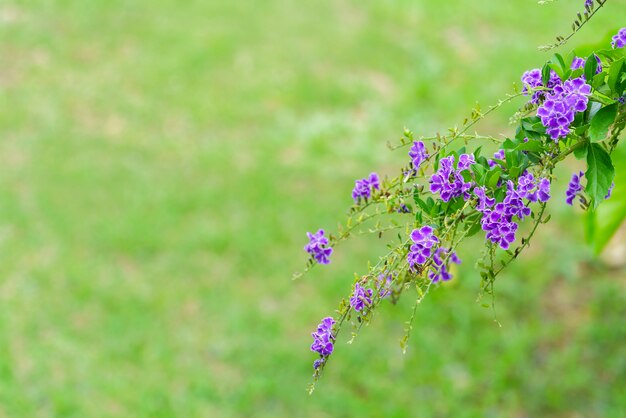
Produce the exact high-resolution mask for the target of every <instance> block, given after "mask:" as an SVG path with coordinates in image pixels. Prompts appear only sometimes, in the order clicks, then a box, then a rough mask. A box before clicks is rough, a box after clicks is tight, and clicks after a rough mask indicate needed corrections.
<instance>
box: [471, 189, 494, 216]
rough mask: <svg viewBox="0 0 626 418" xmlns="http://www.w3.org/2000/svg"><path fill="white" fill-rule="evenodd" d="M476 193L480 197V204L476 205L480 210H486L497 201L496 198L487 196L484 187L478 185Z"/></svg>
mask: <svg viewBox="0 0 626 418" xmlns="http://www.w3.org/2000/svg"><path fill="white" fill-rule="evenodd" d="M474 194H475V195H476V197H478V204H477V205H476V210H477V211H479V212H484V211H485V210H487V209H488V208H490V207H492V206H493V205H494V204H495V203H496V199H493V198H491V197H489V196H487V194H486V192H485V188H484V187H476V188H475V189H474Z"/></svg>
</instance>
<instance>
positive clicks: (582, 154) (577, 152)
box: [574, 143, 589, 160]
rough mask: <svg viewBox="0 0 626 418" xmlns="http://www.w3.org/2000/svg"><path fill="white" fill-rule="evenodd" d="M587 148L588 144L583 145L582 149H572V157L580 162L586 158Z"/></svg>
mask: <svg viewBox="0 0 626 418" xmlns="http://www.w3.org/2000/svg"><path fill="white" fill-rule="evenodd" d="M588 147H589V143H587V144H585V146H584V147H580V148H575V149H574V157H576V159H578V160H582V159H584V158H587V148H588Z"/></svg>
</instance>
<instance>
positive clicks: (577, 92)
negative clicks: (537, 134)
mask: <svg viewBox="0 0 626 418" xmlns="http://www.w3.org/2000/svg"><path fill="white" fill-rule="evenodd" d="M590 94H591V86H590V85H589V84H587V83H586V82H585V79H584V78H583V77H579V78H575V79H573V80H567V81H566V82H565V83H564V84H563V85H562V86H556V87H555V88H554V89H553V92H552V93H551V94H549V95H548V96H547V98H546V100H545V101H544V102H543V104H542V105H541V106H539V108H538V109H537V116H539V117H540V118H541V123H542V124H543V125H544V126H545V127H546V133H547V134H548V135H550V137H551V138H552V139H553V140H554V141H555V142H558V140H559V138H562V137H565V136H567V135H568V134H569V133H570V129H569V127H570V125H571V123H572V122H573V121H574V115H575V114H576V113H577V112H584V111H585V110H586V109H587V104H588V102H589V98H588V96H589V95H590Z"/></svg>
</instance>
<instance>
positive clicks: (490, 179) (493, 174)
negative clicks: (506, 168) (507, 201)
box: [487, 166, 502, 188]
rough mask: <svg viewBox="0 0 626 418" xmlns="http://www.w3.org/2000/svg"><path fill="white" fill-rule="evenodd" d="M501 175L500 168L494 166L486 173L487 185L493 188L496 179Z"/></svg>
mask: <svg viewBox="0 0 626 418" xmlns="http://www.w3.org/2000/svg"><path fill="white" fill-rule="evenodd" d="M501 176H502V169H501V168H500V166H496V167H494V168H493V170H492V171H490V172H489V173H487V187H489V188H494V187H496V185H497V184H498V180H500V177H501Z"/></svg>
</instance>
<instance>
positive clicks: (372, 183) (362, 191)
mask: <svg viewBox="0 0 626 418" xmlns="http://www.w3.org/2000/svg"><path fill="white" fill-rule="evenodd" d="M372 189H376V190H378V189H380V179H379V178H378V174H376V173H372V174H370V175H369V177H365V178H363V179H360V180H356V181H355V182H354V189H352V198H353V199H354V201H355V202H358V201H359V199H361V198H363V199H369V198H370V196H372Z"/></svg>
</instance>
